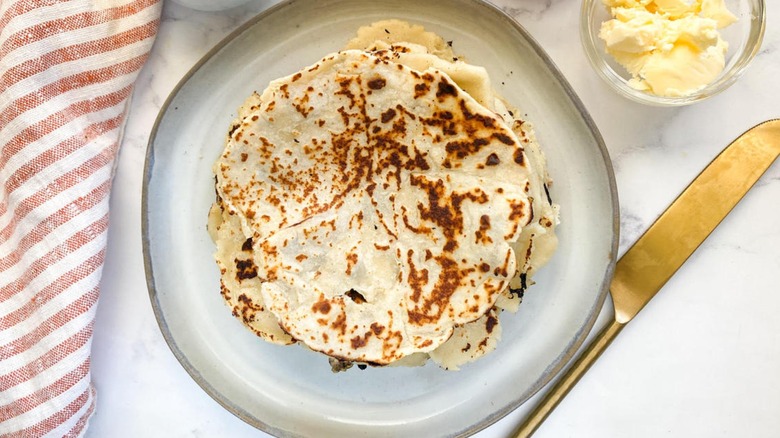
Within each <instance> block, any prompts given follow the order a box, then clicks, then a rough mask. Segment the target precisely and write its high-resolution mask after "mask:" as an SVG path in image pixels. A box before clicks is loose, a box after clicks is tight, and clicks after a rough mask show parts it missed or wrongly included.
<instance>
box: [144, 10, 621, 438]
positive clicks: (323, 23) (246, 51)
mask: <svg viewBox="0 0 780 438" xmlns="http://www.w3.org/2000/svg"><path fill="white" fill-rule="evenodd" d="M391 17H394V18H400V19H404V20H407V21H410V22H414V23H419V24H422V25H424V26H425V27H426V28H427V29H429V30H432V31H434V32H436V33H438V34H439V35H442V36H443V37H444V38H445V39H446V40H451V41H453V47H454V49H455V51H456V52H457V53H460V54H463V55H465V56H466V57H467V58H468V59H469V61H471V62H472V63H475V64H479V65H482V66H485V67H486V68H487V70H488V72H489V73H490V74H491V76H492V79H493V82H494V86H495V87H496V88H497V90H498V91H499V93H500V94H502V95H503V96H505V97H506V98H507V99H508V100H509V101H510V102H511V103H513V104H514V105H515V106H517V107H519V108H521V109H522V110H523V111H524V112H526V113H527V115H528V119H530V120H531V121H532V122H533V123H534V124H535V126H536V131H537V135H538V137H539V140H540V142H541V144H542V146H543V148H544V150H545V152H546V154H547V157H548V161H549V167H550V173H551V174H552V176H553V178H554V180H555V183H554V187H553V188H552V195H553V198H554V199H555V201H557V202H558V203H560V204H561V206H562V213H561V217H562V221H563V222H562V224H561V226H560V229H559V230H560V241H561V244H560V247H559V249H558V251H557V253H556V255H555V256H554V258H553V260H552V262H551V263H550V264H549V265H547V266H546V267H545V268H544V269H543V270H542V271H541V272H540V274H539V275H538V276H537V278H536V281H537V284H536V285H535V286H533V287H532V288H530V289H529V291H528V292H527V293H526V299H525V302H524V303H523V305H522V306H521V309H520V311H519V312H518V313H517V314H515V315H512V314H506V315H504V317H503V318H502V324H503V326H504V332H503V333H504V334H503V340H502V341H501V343H500V344H499V347H498V349H497V350H496V351H495V352H494V353H492V354H490V355H488V356H486V357H485V358H483V359H482V360H480V361H478V362H476V363H474V364H470V365H468V366H465V367H463V369H462V370H461V371H458V372H447V371H444V370H441V369H439V368H438V367H436V366H435V365H433V364H428V365H426V366H424V367H418V368H406V369H403V368H385V369H367V370H365V371H360V370H358V369H352V370H350V371H349V372H346V373H340V374H333V373H331V371H330V367H329V366H328V363H327V360H326V359H325V358H324V357H322V356H319V355H317V354H315V353H312V352H310V351H307V350H305V349H303V348H300V347H297V346H295V347H279V346H274V345H270V344H267V343H265V342H263V341H261V340H260V339H259V338H257V337H255V335H254V334H252V333H251V332H250V331H249V330H246V329H244V327H243V326H242V325H241V323H240V322H239V321H238V320H236V319H235V318H233V317H232V316H231V314H230V312H229V310H228V308H227V307H226V306H225V305H224V304H223V302H222V298H221V296H220V294H219V287H218V271H217V268H216V265H215V264H214V262H213V260H212V252H213V251H214V246H213V244H212V242H211V241H210V239H209V236H208V235H207V233H206V229H205V224H206V214H207V211H208V209H209V205H210V204H211V202H212V200H213V198H214V188H213V176H212V174H211V165H212V163H213V162H214V160H215V159H216V158H217V156H218V155H219V153H220V151H221V149H222V146H223V138H224V136H225V132H226V130H227V129H228V124H229V122H230V121H231V119H233V118H234V117H235V109H236V108H237V107H238V106H239V105H240V104H241V103H242V102H243V100H244V98H245V97H246V96H248V95H249V94H250V93H251V92H252V91H253V90H258V91H262V89H263V88H264V87H265V85H266V84H267V83H268V82H269V81H270V80H272V79H274V78H277V77H280V76H283V75H287V74H290V73H293V72H294V71H296V70H298V69H300V68H302V67H304V66H306V65H309V64H312V63H314V62H315V61H317V60H318V59H319V58H321V57H322V56H323V55H325V54H326V53H329V52H331V51H335V50H337V49H339V48H340V47H342V46H343V45H344V44H345V43H346V41H347V40H348V39H349V38H350V37H351V36H352V35H353V34H354V32H355V30H356V29H357V28H358V27H359V26H361V25H364V24H368V23H371V22H373V21H376V20H379V19H384V18H391ZM143 215H144V216H143V233H144V235H143V240H144V255H145V259H146V270H147V277H148V284H149V290H150V295H151V300H152V304H153V307H154V311H155V313H156V315H157V319H158V321H159V323H160V327H161V329H162V332H163V334H164V336H165V338H166V340H167V341H168V343H169V345H170V347H171V349H172V350H173V352H174V354H175V355H176V357H177V358H178V359H179V361H180V362H181V363H182V365H183V366H184V368H185V369H186V370H187V371H188V372H189V373H190V374H191V375H192V377H193V379H195V380H196V381H197V382H198V384H200V385H201V387H203V389H204V390H205V391H206V392H208V393H209V395H211V396H212V397H213V398H214V399H216V400H217V401H218V402H219V403H221V404H222V405H223V406H225V408H227V409H229V410H230V411H231V412H233V413H234V414H236V415H237V416H239V417H240V418H241V419H243V420H244V421H246V422H248V423H250V424H252V425H254V426H256V427H258V428H260V429H262V430H264V431H266V432H269V433H271V434H274V435H280V436H299V435H309V436H342V437H343V436H367V437H380V436H391V435H392V436H423V434H424V435H425V436H430V435H432V434H435V435H440V436H455V435H466V434H470V433H473V432H476V431H477V430H480V429H482V428H484V427H487V426H488V425H490V424H491V423H493V422H495V421H496V420H498V419H499V418H501V417H502V416H504V415H505V414H507V413H508V412H510V411H511V410H512V409H514V408H516V407H517V406H519V405H520V404H521V403H523V402H524V401H525V400H527V399H528V398H529V397H530V396H531V395H533V394H534V393H535V392H536V391H537V390H538V389H539V388H540V387H541V386H542V385H543V384H544V383H546V382H547V381H548V380H549V379H550V378H551V377H552V376H553V375H554V373H555V372H556V371H557V370H559V369H560V368H561V366H562V365H563V364H564V363H565V362H566V361H567V360H568V359H569V358H570V357H571V355H572V353H573V351H574V350H575V349H576V347H577V346H578V345H579V344H580V343H581V342H582V340H583V339H584V337H585V335H586V334H587V332H588V331H589V329H590V328H591V326H592V324H593V322H594V320H595V317H596V315H597V313H598V311H599V310H600V308H601V305H602V303H603V300H604V298H605V295H606V288H607V284H608V281H609V279H610V278H611V275H612V269H613V267H614V262H615V255H616V248H617V229H618V207H617V194H616V190H615V182H614V177H613V174H612V169H611V166H610V162H609V157H608V156H607V152H606V149H605V148H604V145H603V143H602V140H601V137H600V136H599V134H598V132H597V130H596V128H595V127H594V125H593V122H592V121H591V120H590V118H589V117H588V115H587V114H586V112H585V110H584V108H583V107H582V105H581V103H580V102H579V100H578V99H577V97H576V96H575V95H574V93H573V92H572V90H571V88H570V87H569V85H568V84H567V83H566V81H565V80H564V79H563V77H562V76H561V74H560V73H559V72H558V71H557V70H556V68H555V66H554V65H553V64H552V62H551V61H550V60H549V58H548V57H547V56H546V55H545V53H544V52H543V50H542V49H541V48H540V47H539V46H538V45H537V44H536V43H535V42H534V41H533V40H532V39H531V37H530V36H529V35H528V34H527V33H526V32H525V31H524V30H523V29H522V28H521V27H520V26H519V25H518V24H517V23H516V22H514V21H513V20H512V19H510V18H509V17H507V16H506V15H504V14H503V13H502V12H501V11H499V10H498V9H496V8H494V7H492V6H489V5H487V4H484V3H480V2H477V1H467V0H446V1H421V0H391V1H383V2H369V1H358V0H340V1H314V0H294V1H289V2H286V3H283V4H281V5H278V6H276V7H273V8H272V9H270V10H268V11H267V12H265V13H263V14H261V15H259V16H258V17H255V18H254V19H252V20H251V21H250V22H249V23H247V24H246V25H245V26H243V27H241V28H240V29H239V30H237V31H236V32H235V33H233V34H232V35H230V36H229V37H228V38H227V39H226V40H225V41H223V42H222V43H220V44H219V45H218V46H217V47H216V48H215V49H214V50H212V51H211V52H210V53H209V54H208V55H207V56H206V57H205V58H204V59H203V60H202V61H201V62H199V63H198V64H197V65H196V66H195V68H193V69H192V71H191V72H190V73H189V74H188V75H187V76H186V77H185V78H184V79H183V80H182V81H181V83H180V84H179V85H178V87H177V88H176V90H175V91H174V92H173V94H172V95H171V96H170V98H169V99H168V101H167V102H166V104H165V106H164V107H163V110H162V112H161V114H160V116H159V118H158V120H157V124H156V125H155V128H154V131H153V133H152V137H151V141H150V145H149V150H148V156H147V162H146V169H145V179H144V196H143Z"/></svg>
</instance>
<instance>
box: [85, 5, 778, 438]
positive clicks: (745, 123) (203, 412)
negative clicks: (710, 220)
mask: <svg viewBox="0 0 780 438" xmlns="http://www.w3.org/2000/svg"><path fill="white" fill-rule="evenodd" d="M272 3H273V2H269V1H264V0H255V1H253V2H250V3H249V4H248V5H246V6H243V7H239V8H237V9H232V10H229V11H225V12H215V13H206V12H196V11H192V10H190V9H187V8H184V7H181V6H178V5H176V4H172V3H167V4H166V5H165V8H164V12H163V19H162V23H161V26H160V32H159V37H158V39H157V42H156V43H155V46H154V49H153V51H152V53H151V56H150V59H149V62H148V64H147V65H146V67H145V68H144V70H143V72H142V73H141V75H140V77H139V80H138V83H137V86H136V90H135V96H134V100H133V103H132V107H131V109H130V112H129V120H128V124H127V128H126V134H125V139H124V142H123V144H122V147H121V151H120V157H119V163H118V168H117V172H116V178H115V180H114V186H113V192H112V197H111V226H110V232H109V245H108V255H107V258H106V265H105V269H104V271H103V280H102V290H101V295H100V304H99V307H98V314H97V321H96V324H95V338H94V343H93V359H92V373H93V379H94V383H95V385H96V387H97V390H98V402H97V411H96V414H95V416H94V418H93V419H92V421H91V424H90V427H89V430H88V432H87V436H88V437H141V436H143V437H179V436H195V437H217V436H219V437H226V436H229V437H249V436H267V435H265V434H263V433H262V432H259V431H258V430H256V429H254V428H253V427H251V426H249V425H247V424H245V423H244V422H242V421H241V420H240V419H238V418H236V417H234V416H233V415H232V414H230V413H229V412H227V411H226V410H224V409H223V408H222V407H220V406H219V405H218V404H217V403H216V402H214V401H213V400H212V399H211V398H210V397H209V396H208V395H207V394H206V393H205V392H203V391H202V390H201V389H200V387H198V386H197V385H196V384H195V382H194V381H193V380H192V379H191V378H190V376H189V375H188V374H187V373H186V372H185V371H184V369H183V368H182V366H181V365H180V364H179V363H178V362H177V360H176V359H175V358H174V356H173V354H172V353H171V351H170V350H169V348H168V346H167V344H166V343H165V341H164V340H163V337H162V335H161V333H160V330H159V328H158V326H157V323H156V321H155V318H154V315H153V313H152V308H151V305H150V301H149V296H148V293H147V289H146V281H145V274H144V268H143V257H142V245H141V187H142V170H143V165H144V157H145V151H146V146H147V141H148V138H149V133H150V130H151V127H152V124H153V123H154V120H155V117H156V116H157V113H158V111H159V109H160V106H161V104H162V103H163V101H164V100H165V98H166V96H167V95H168V94H169V92H170V91H171V90H172V89H173V87H174V86H175V85H176V83H177V82H178V81H179V79H180V78H181V77H182V76H183V75H184V74H185V73H186V72H187V70H188V69H189V68H190V67H191V66H192V65H193V64H194V63H195V62H196V61H197V60H198V59H199V58H200V57H201V56H202V55H203V54H204V53H205V52H206V51H207V50H208V49H209V48H210V47H212V46H213V45H214V44H216V43H217V42H218V41H219V40H220V39H222V38H223V37H224V36H225V35H227V34H228V33H229V32H230V31H231V30H233V29H234V28H236V27H237V26H238V25H239V24H241V23H242V22H244V21H245V20H247V19H249V18H250V17H251V16H253V15H254V13H255V12H258V11H261V10H263V9H265V8H267V7H268V6H269V5H270V4H272ZM498 3H499V4H500V5H501V6H503V7H505V9H506V10H507V11H508V12H509V13H510V14H511V15H512V16H514V17H515V18H516V19H517V20H518V21H519V22H520V23H521V24H522V25H523V26H525V27H526V29H528V30H529V32H530V33H531V35H533V37H534V38H536V39H537V41H538V42H539V43H540V44H541V45H542V47H544V48H545V49H546V50H547V51H548V53H549V55H550V56H551V58H552V59H553V61H554V62H555V63H556V64H557V66H558V67H559V69H560V70H561V71H562V72H563V74H564V76H565V77H566V78H567V79H568V80H569V82H570V83H571V85H572V87H573V88H574V90H575V91H576V92H577V93H578V94H579V96H580V98H581V99H582V101H583V102H584V104H585V106H586V108H587V109H588V111H589V112H590V114H591V115H592V117H593V119H594V120H595V122H596V125H597V126H598V128H599V130H600V131H601V133H602V135H603V137H604V139H605V142H606V145H607V147H608V149H609V153H610V155H611V157H612V160H613V165H614V168H615V173H616V177H617V186H618V189H619V196H620V204H621V238H620V252H621V254H622V253H623V252H624V251H625V250H626V249H627V248H628V247H629V246H630V245H631V244H632V243H633V242H634V241H635V240H636V239H637V238H638V237H639V235H640V234H641V233H642V232H643V231H644V230H645V229H646V228H647V227H648V226H649V225H650V223H651V222H652V221H653V220H654V219H655V218H656V217H657V216H658V215H659V214H661V213H662V212H663V210H664V209H665V208H666V207H667V206H668V205H669V203H671V201H672V200H674V198H675V197H676V196H677V194H679V193H680V192H681V191H682V190H683V189H684V188H685V186H686V185H687V184H688V183H689V182H690V181H691V180H692V179H693V178H694V177H695V176H696V175H697V174H698V172H699V171H700V170H701V169H703V168H704V166H706V164H707V163H708V162H709V161H710V160H711V159H712V158H713V157H715V156H716V155H717V154H718V152H719V151H720V150H721V149H722V148H724V147H725V146H726V145H727V144H728V143H730V142H731V141H732V140H733V139H734V138H736V137H737V136H738V135H739V134H740V133H742V132H743V131H745V130H746V129H747V128H749V127H751V126H753V125H755V124H757V123H759V122H761V121H764V120H766V119H771V118H777V117H780V80H778V78H780V53H778V51H779V50H780V9H778V8H775V7H774V6H777V5H776V4H774V2H769V3H770V4H769V9H768V23H767V32H766V35H765V38H764V43H763V46H762V49H761V52H760V53H759V54H758V56H757V58H756V59H755V61H754V62H753V64H752V65H751V67H750V68H749V70H748V71H747V72H746V74H745V75H744V76H743V77H742V78H741V79H740V80H739V82H737V84H736V85H734V86H733V87H731V88H730V89H729V90H727V91H726V92H724V93H722V94H720V95H718V96H716V97H714V98H712V99H710V100H709V101H706V102H703V103H700V104H697V105H694V106H690V107H684V108H676V109H669V108H655V107H648V106H642V105H639V104H636V103H633V102H631V101H628V100H626V99H624V98H622V97H619V96H617V95H616V94H615V93H614V92H612V91H611V90H610V89H609V88H607V85H606V84H604V83H603V82H602V81H601V79H599V78H598V77H597V76H596V74H595V73H594V72H593V70H592V69H591V68H590V66H589V65H588V63H587V60H586V58H585V55H584V53H583V51H582V49H581V47H580V41H579V34H578V15H579V5H580V2H579V1H577V0H545V1H539V0H501V1H499V2H498ZM778 284H780V163H775V164H774V165H773V166H772V167H771V168H770V169H769V171H768V173H767V174H766V175H764V177H763V178H762V179H761V181H759V183H758V184H757V186H756V187H755V188H754V189H753V190H752V191H751V192H750V193H749V194H748V195H747V197H746V198H745V199H744V200H743V201H742V202H741V203H740V204H739V205H738V206H737V208H736V209H735V210H734V211H733V212H732V213H731V215H730V216H729V217H728V218H726V220H725V221H724V222H723V223H722V224H721V226H720V227H719V228H718V229H717V230H716V231H715V232H714V233H713V235H712V236H711V237H710V238H709V239H708V240H707V241H706V242H705V243H704V245H703V246H702V247H701V248H700V249H699V250H698V251H697V252H696V253H695V254H694V255H693V256H692V257H691V258H690V259H689V261H688V262H687V263H686V264H685V266H683V268H682V269H681V270H680V271H679V272H678V273H677V274H676V276H675V277H673V278H672V280H671V281H670V282H669V283H668V284H667V285H666V287H665V288H664V289H663V290H662V292H661V293H660V294H659V295H658V296H657V297H656V298H655V299H654V300H653V301H652V302H651V303H650V304H649V305H648V306H647V308H646V309H645V310H644V311H643V312H642V313H641V314H640V315H639V316H638V317H637V319H636V320H634V321H633V322H632V323H631V324H630V325H629V327H628V328H627V329H626V330H624V331H623V333H622V336H620V337H619V338H618V339H617V340H616V341H615V343H614V344H613V345H612V347H611V348H610V349H609V351H607V352H606V353H605V354H604V356H603V357H602V359H601V360H600V361H599V362H598V363H597V364H596V365H595V366H594V367H593V369H592V370H591V371H590V372H589V373H588V374H587V375H586V376H585V377H584V378H583V380H582V381H581V382H580V383H579V385H577V387H576V388H575V389H574V390H573V391H572V393H571V394H570V395H569V396H568V397H567V398H566V399H565V400H564V402H563V403H562V404H561V406H560V407H559V408H558V409H557V410H556V411H555V412H554V413H553V414H552V416H551V417H550V418H549V420H548V421H547V422H546V423H545V424H544V425H543V426H542V428H541V429H540V430H539V432H538V433H537V435H536V436H538V437H539V438H543V437H568V436H577V437H590V436H593V437H596V436H598V437H604V436H607V437H617V436H633V437H658V436H669V437H689V436H707V437H732V436H750V437H774V436H777V433H778V431H779V430H780V415H778V412H780V372H778V370H780V317H778V315H780V293H778V292H780V286H778ZM601 323H603V318H602V319H600V321H599V324H601ZM537 398H538V396H537ZM537 398H533V399H531V401H529V402H528V403H526V404H525V405H524V406H522V407H521V408H519V409H518V410H516V411H515V412H513V413H511V414H510V415H508V416H507V417H505V418H504V419H503V420H501V421H499V422H498V423H496V424H494V425H493V426H491V427H489V428H488V429H486V430H484V431H482V432H480V433H479V434H478V435H477V436H479V437H485V438H487V437H505V436H509V433H510V431H511V430H512V429H513V428H514V427H515V425H516V424H518V423H519V421H520V420H521V418H522V417H523V416H524V415H526V414H527V412H528V408H529V407H530V406H531V405H533V404H534V403H535V401H536V400H537ZM432 434H433V433H432Z"/></svg>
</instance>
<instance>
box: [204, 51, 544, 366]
mask: <svg viewBox="0 0 780 438" xmlns="http://www.w3.org/2000/svg"><path fill="white" fill-rule="evenodd" d="M392 57H393V52H392V51H388V52H384V53H373V54H372V53H367V52H363V51H357V50H348V51H344V52H340V53H337V54H334V55H330V56H328V57H326V58H325V59H323V60H321V61H320V62H318V63H317V64H315V65H313V66H311V67H309V68H307V69H304V70H302V71H301V72H299V73H296V74H295V75H292V76H289V77H287V78H283V79H280V80H277V81H274V82H272V83H271V85H270V86H269V87H268V89H266V91H265V92H264V93H263V94H262V96H260V99H259V105H258V106H257V107H256V108H255V109H254V110H253V111H250V112H249V113H248V114H247V115H246V117H245V118H244V119H243V121H242V122H241V124H240V125H237V126H236V127H235V129H234V130H233V132H232V133H231V136H230V139H229V141H228V144H227V147H226V149H225V152H224V154H223V156H222V157H221V159H220V160H219V161H218V162H217V164H216V165H215V171H216V172H215V173H216V174H217V178H218V184H217V187H218V192H219V195H220V197H221V199H222V201H223V203H224V206H225V208H226V209H227V211H228V212H229V213H230V214H237V215H238V217H239V218H240V219H241V222H242V223H241V226H242V229H243V233H244V235H246V236H249V237H251V247H252V250H253V252H254V259H255V261H256V262H257V263H256V266H255V268H256V270H257V278H258V279H259V282H260V283H261V285H260V294H261V295H262V299H263V301H264V303H265V306H267V308H268V309H269V310H270V311H271V312H272V313H273V314H275V315H276V316H277V317H278V319H279V324H280V325H281V326H282V327H283V328H284V330H285V331H286V332H288V333H289V334H290V335H291V336H292V337H293V338H295V339H297V340H299V341H301V342H303V343H305V344H306V345H308V346H309V347H310V348H312V349H315V350H318V351H322V352H324V353H327V354H329V355H331V356H334V357H339V358H343V359H347V360H353V361H360V362H369V363H377V364H387V363H390V362H392V361H394V360H397V359H399V358H401V357H404V356H406V355H409V354H412V353H415V352H420V351H422V352H427V351H431V350H433V349H435V348H436V347H437V346H439V345H440V344H442V343H443V342H444V341H446V340H447V339H448V338H449V337H450V335H451V334H452V331H453V329H454V327H455V326H457V325H462V324H465V323H468V322H470V321H474V320H476V319H478V318H480V317H481V316H483V315H484V314H485V313H486V312H487V311H488V310H489V309H491V308H492V307H493V305H494V304H495V302H496V299H497V298H498V295H499V294H500V293H501V292H502V291H503V290H504V289H506V287H507V285H508V283H509V281H510V279H511V278H512V277H514V275H515V272H516V259H515V254H514V251H513V250H512V248H511V246H510V244H511V243H514V242H516V241H517V240H518V237H519V236H520V233H521V230H522V228H523V227H524V226H525V225H526V224H528V223H529V221H530V220H531V216H532V214H531V207H530V200H529V199H528V191H529V190H530V187H529V186H530V184H529V183H528V176H529V173H530V172H531V170H530V169H529V166H528V164H527V158H526V156H525V154H524V153H523V149H522V147H521V145H520V142H519V140H518V138H517V137H516V136H515V134H514V132H513V131H512V130H511V129H510V127H509V126H507V124H506V123H505V122H504V121H503V120H502V119H501V117H499V116H497V115H496V114H495V113H494V112H492V111H490V110H488V109H486V108H485V107H484V106H482V105H480V104H479V103H478V102H476V101H475V100H474V99H473V98H472V97H470V96H469V95H468V94H467V93H465V92H463V90H462V89H460V88H459V87H458V86H457V85H456V84H455V83H454V82H453V81H452V80H451V79H450V78H449V77H448V76H447V75H446V74H444V73H442V72H441V71H439V70H435V69H431V70H425V71H417V70H414V69H411V68H409V67H406V66H404V65H402V64H398V63H395V62H393V61H392Z"/></svg>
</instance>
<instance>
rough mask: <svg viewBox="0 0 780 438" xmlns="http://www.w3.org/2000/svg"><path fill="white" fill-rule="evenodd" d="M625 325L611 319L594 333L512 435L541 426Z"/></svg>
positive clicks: (524, 437)
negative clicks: (585, 346)
mask: <svg viewBox="0 0 780 438" xmlns="http://www.w3.org/2000/svg"><path fill="white" fill-rule="evenodd" d="M625 326H626V323H620V322H617V321H616V320H612V322H611V323H610V324H609V325H608V326H606V327H604V329H602V330H601V332H599V334H598V335H596V338H595V339H594V340H593V342H591V343H590V345H588V347H587V348H586V349H585V351H583V352H582V354H581V355H580V357H579V358H578V359H577V360H576V361H575V362H574V363H573V364H572V365H571V367H570V368H569V369H568V370H567V371H566V373H564V374H563V376H561V378H560V380H558V382H557V383H556V384H555V386H553V387H552V388H551V389H550V391H549V392H548V393H547V394H546V395H545V397H544V399H543V400H542V401H541V402H540V403H539V405H537V406H536V408H535V409H534V410H533V411H532V412H531V414H530V415H529V416H528V418H526V420H525V421H524V422H523V424H522V425H520V427H519V428H518V429H517V430H516V431H515V434H514V436H515V437H516V438H528V437H530V436H531V435H533V433H534V432H536V429H538V428H539V426H541V424H542V422H543V421H544V420H545V419H546V418H547V416H548V415H550V413H551V412H552V411H553V409H555V407H556V406H558V404H559V403H560V402H561V400H563V398H564V397H566V394H568V393H569V391H571V389H572V388H573V387H574V385H576V384H577V382H579V381H580V378H582V376H583V375H584V374H585V372H586V371H588V370H589V369H590V366H591V365H593V363H594V362H595V361H596V359H598V358H599V356H601V353H603V352H604V350H606V349H607V347H609V344H611V343H612V340H613V339H615V338H616V337H617V335H618V334H619V333H620V331H621V330H623V327H625Z"/></svg>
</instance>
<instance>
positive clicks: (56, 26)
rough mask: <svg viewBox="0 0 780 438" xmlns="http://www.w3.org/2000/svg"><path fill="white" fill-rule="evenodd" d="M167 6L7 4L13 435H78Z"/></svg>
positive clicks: (4, 96)
mask: <svg viewBox="0 0 780 438" xmlns="http://www.w3.org/2000/svg"><path fill="white" fill-rule="evenodd" d="M161 3H162V2H161V0H0V435H1V436H19V437H30V436H43V435H48V436H79V435H82V434H83V433H84V431H85V430H86V424H87V421H88V420H89V418H90V416H91V415H92V413H93V411H94V410H95V390H94V388H93V386H92V384H91V382H90V346H91V341H92V326H93V321H94V318H95V309H96V303H97V299H98V283H99V280H100V273H101V270H102V266H103V260H104V257H105V248H106V236H107V227H108V197H109V191H110V188H111V178H112V174H113V169H114V160H115V158H116V155H117V150H118V148H119V143H120V138H121V135H122V128H123V125H124V120H125V117H126V115H127V108H128V101H129V98H130V95H131V93H132V91H133V84H134V82H135V79H136V77H137V75H138V72H139V70H140V69H141V67H142V66H143V64H144V61H145V60H146V58H147V55H148V53H149V50H150V49H151V46H152V42H153V41H154V37H155V35H156V32H157V27H158V24H159V18H160V10H161Z"/></svg>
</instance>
